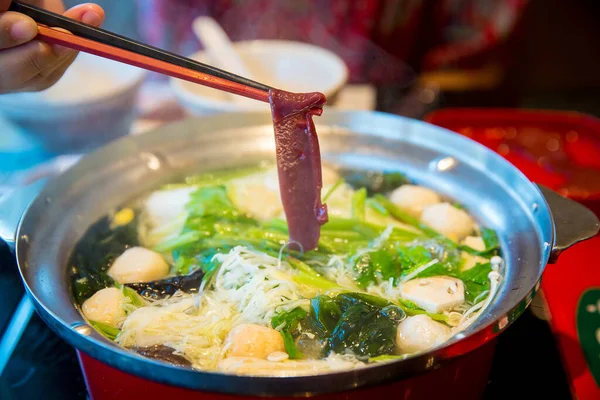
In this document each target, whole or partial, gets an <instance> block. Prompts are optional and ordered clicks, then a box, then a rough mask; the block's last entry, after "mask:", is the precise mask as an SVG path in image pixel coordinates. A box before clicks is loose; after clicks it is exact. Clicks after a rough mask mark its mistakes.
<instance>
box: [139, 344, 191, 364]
mask: <svg viewBox="0 0 600 400" xmlns="http://www.w3.org/2000/svg"><path fill="white" fill-rule="evenodd" d="M129 350H131V351H134V352H136V353H138V354H139V355H141V356H144V357H147V358H152V359H154V360H159V361H166V362H168V363H169V364H173V365H175V366H178V367H187V368H191V367H192V363H191V362H190V361H189V360H188V359H187V358H185V357H184V356H181V355H179V354H175V350H174V349H172V348H171V347H168V346H164V345H155V346H151V347H132V348H130V349H129Z"/></svg>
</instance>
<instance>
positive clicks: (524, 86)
mask: <svg viewBox="0 0 600 400" xmlns="http://www.w3.org/2000/svg"><path fill="white" fill-rule="evenodd" d="M77 3H80V2H79V1H76V0H65V5H66V6H72V5H75V4H77ZM98 3H99V4H100V5H101V6H102V7H104V8H105V10H106V15H107V17H106V23H105V25H104V27H105V28H106V29H109V30H111V31H114V32H116V33H120V34H122V35H125V36H128V37H131V38H134V39H137V40H141V41H144V42H147V43H149V44H151V45H154V46H157V47H160V48H163V49H166V50H170V51H172V52H175V53H178V54H182V55H186V56H192V57H194V58H197V59H201V60H204V61H206V62H209V63H213V64H217V65H218V63H217V62H215V61H217V60H215V59H214V58H213V59H211V57H210V54H208V56H207V54H204V53H203V52H202V50H203V48H204V47H205V46H204V43H203V42H202V41H201V40H199V38H198V37H197V36H196V34H195V32H194V30H193V29H192V26H193V23H194V20H195V18H197V17H199V16H208V17H211V18H213V19H214V20H215V21H216V22H217V23H218V24H219V25H220V27H221V28H222V29H223V30H224V32H225V33H226V35H227V36H228V37H229V39H230V40H231V41H232V42H234V48H235V49H236V51H238V53H240V57H242V59H243V60H244V61H245V62H246V63H247V65H248V68H250V69H251V70H252V72H254V73H255V74H259V75H260V77H261V79H264V80H267V82H266V83H269V82H275V83H277V84H278V85H280V87H282V88H284V89H286V88H289V87H292V88H293V89H299V90H302V89H303V88H306V89H307V90H313V89H314V90H319V89H321V90H323V91H325V90H329V89H331V88H332V87H333V89H332V92H331V93H326V94H329V95H330V96H331V97H330V101H329V104H330V105H332V106H334V107H338V108H346V109H374V110H379V111H385V112H390V113H395V114H399V115H404V116H409V117H413V118H422V117H423V116H424V115H425V114H427V113H428V112H431V111H432V110H435V109H437V108H440V107H453V106H464V107H526V108H545V109H564V110H573V111H582V112H586V113H589V114H592V115H599V113H600V104H599V102H600V100H599V99H600V96H599V95H600V74H598V71H599V70H600V69H599V67H600V46H598V44H597V43H598V42H597V41H598V39H599V38H600V25H598V24H597V23H596V22H597V21H598V17H600V3H599V2H598V1H595V0H572V1H568V2H565V1H561V0H356V1H346V0H305V1H293V0H250V1H242V0H172V1H166V0H136V1H133V0H132V1H126V2H124V1H118V0H99V1H98ZM256 39H260V40H269V41H274V40H285V41H293V42H300V43H307V44H312V45H315V46H318V47H319V49H320V50H325V51H327V54H326V55H325V56H323V57H321V58H320V59H319V57H317V56H316V55H315V56H314V57H313V56H305V55H302V56H301V57H302V60H303V64H302V65H303V66H306V67H307V68H309V69H310V68H312V70H314V71H315V72H314V73H312V72H311V73H308V74H306V73H305V74H302V71H301V70H300V68H298V65H299V63H298V62H295V63H294V64H295V65H296V67H294V65H293V64H292V63H291V62H288V63H287V64H286V63H285V58H288V59H289V57H290V54H295V52H296V50H295V49H294V48H292V47H289V48H286V49H282V48H281V47H279V48H276V47H273V48H267V49H265V48H263V49H262V51H257V47H258V46H252V45H251V43H252V42H250V41H253V40H256ZM238 42H241V43H238ZM244 43H245V44H244ZM236 46H237V47H236ZM282 50H286V51H282ZM302 54H304V53H302ZM315 54H316V51H315ZM298 57H300V55H298ZM327 57H329V59H327ZM84 58H86V57H80V59H82V60H79V59H78V61H77V62H76V65H74V66H73V67H72V68H71V69H70V70H69V72H68V73H67V75H66V76H65V77H64V78H63V80H62V81H61V82H59V84H57V85H56V87H55V88H54V90H53V89H50V90H49V91H47V92H48V93H45V94H44V93H42V94H39V93H38V94H18V95H4V96H0V129H2V130H3V131H4V132H5V133H4V134H3V135H2V137H1V138H0V157H2V158H1V159H2V160H3V162H0V171H5V172H6V171H14V170H16V169H19V170H23V169H27V168H30V167H33V166H37V165H39V164H40V163H41V162H44V161H48V160H50V159H53V158H54V157H55V156H56V155H58V154H66V153H81V152H86V151H88V150H90V149H93V148H95V147H97V146H98V145H101V144H102V143H104V142H106V141H108V140H111V139H113V138H115V137H118V136H121V135H123V134H128V133H138V132H141V131H144V130H145V129H149V128H151V127H154V126H156V125H158V124H160V123H163V122H167V121H170V120H173V119H178V118H183V117H184V116H186V115H189V114H192V115H206V114H212V113H215V112H223V111H237V110H239V109H244V108H245V107H246V108H254V109H256V107H257V106H259V105H258V104H248V103H247V102H245V103H244V102H233V101H232V100H231V98H229V99H223V98H219V97H218V95H217V94H216V93H214V91H212V89H208V90H207V89H205V88H202V87H198V86H197V85H190V84H187V85H186V84H182V83H181V82H175V83H174V82H169V81H172V80H169V79H167V78H166V77H163V76H157V75H156V74H152V73H151V74H146V73H145V72H142V71H138V74H136V73H134V72H131V71H127V72H124V71H123V69H122V68H123V66H102V67H101V68H100V69H98V65H100V63H99V62H97V61H95V60H92V61H90V60H89V58H90V57H87V58H86V60H83V59H84ZM338 59H339V60H341V61H342V62H343V64H344V67H345V68H346V71H344V72H343V73H342V72H340V71H339V69H338V70H335V69H334V70H332V69H331V65H332V63H335V62H336V61H338ZM261 60H262V61H261ZM264 60H268V62H267V61H264ZM261 62H262V64H261ZM94 66H95V67H96V69H94ZM319 71H320V77H319V79H321V80H320V81H319V82H318V83H317V82H316V80H317V73H318V72H319ZM346 73H347V74H346ZM111 74H112V75H111ZM125 75H128V77H126V78H124V76H125ZM85 76H91V77H93V79H86V78H85ZM115 76H119V77H120V78H119V79H116V78H115ZM83 79H86V80H85V82H83V81H82V80H83ZM119 80H120V81H121V82H120V83H115V82H117V81H119ZM105 82H112V84H107V83H105ZM94 83H95V84H94ZM338 83H339V85H338ZM61 85H62V86H61ZM327 85H329V86H327ZM326 86H327V87H326ZM71 88H78V89H77V90H71ZM65 89H66V90H65ZM100 92H101V93H100ZM65 93H70V98H68V99H65V98H63V97H64V96H66V94H65ZM133 96H135V99H133ZM221 96H222V95H221ZM232 103H235V104H232ZM255 103H256V102H255ZM23 104H25V105H27V106H28V107H26V108H28V109H29V111H30V112H29V113H27V112H24V111H23V108H24V107H21V106H22V105H23ZM17 106H18V107H17ZM86 107H87V108H86ZM94 107H95V108H94ZM17 108H18V109H17ZM263 108H264V107H263ZM73 110H77V114H78V116H77V118H78V119H76V118H75V117H74V116H73V115H69V114H73ZM98 110H100V111H98ZM86 113H88V114H89V116H87V114H86ZM45 114H51V116H48V115H45ZM107 121H108V122H107ZM109 122H110V123H109ZM111 124H112V125H111ZM4 179H5V180H6V179H7V178H4ZM1 184H2V181H1V180H0V185H1Z"/></svg>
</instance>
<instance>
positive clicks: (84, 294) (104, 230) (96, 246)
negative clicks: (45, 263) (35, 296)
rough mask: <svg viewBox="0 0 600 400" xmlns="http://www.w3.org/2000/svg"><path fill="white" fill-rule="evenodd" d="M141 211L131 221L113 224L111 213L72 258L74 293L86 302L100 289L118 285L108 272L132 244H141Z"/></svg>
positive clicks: (78, 245) (91, 231) (83, 241)
mask: <svg viewBox="0 0 600 400" xmlns="http://www.w3.org/2000/svg"><path fill="white" fill-rule="evenodd" d="M137 215H138V214H137V213H135V217H134V218H133V219H132V220H131V221H130V222H129V223H127V224H125V225H121V226H117V227H112V226H111V219H110V218H109V217H108V216H107V217H104V218H102V219H100V220H99V221H97V222H96V223H94V224H93V225H92V226H91V227H90V228H89V229H88V230H87V232H86V234H85V235H84V237H83V239H82V240H80V241H79V242H78V243H77V245H76V246H75V249H74V251H73V254H72V255H71V257H70V259H69V265H70V266H71V269H72V271H73V275H72V279H73V280H72V282H73V294H74V296H75V300H76V302H77V303H78V304H82V303H83V302H84V301H85V300H87V299H88V298H89V297H90V296H92V295H93V294H94V293H96V292H97V291H98V290H100V289H104V288H106V287H109V286H113V285H114V281H113V279H112V278H111V277H109V276H108V275H107V271H108V269H109V268H110V266H111V265H112V263H113V261H114V260H115V259H116V258H117V257H118V256H120V255H121V254H123V252H124V251H125V250H127V249H128V248H130V247H134V246H139V239H138V234H137Z"/></svg>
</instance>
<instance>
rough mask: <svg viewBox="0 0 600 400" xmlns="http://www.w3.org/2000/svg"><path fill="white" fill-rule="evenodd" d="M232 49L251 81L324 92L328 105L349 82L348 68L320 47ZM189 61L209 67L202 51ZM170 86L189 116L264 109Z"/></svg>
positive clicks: (193, 87) (278, 44)
mask: <svg viewBox="0 0 600 400" xmlns="http://www.w3.org/2000/svg"><path fill="white" fill-rule="evenodd" d="M233 46H234V50H235V51H236V52H237V53H238V54H239V55H240V57H241V58H242V61H244V63H245V64H246V66H247V68H248V69H249V71H250V73H251V74H252V76H253V78H254V80H256V81H258V82H261V83H264V84H266V85H269V86H272V87H276V88H279V89H283V90H287V91H290V92H313V91H318V92H321V93H323V94H324V95H325V96H326V97H327V100H328V104H332V103H333V102H334V101H335V95H336V94H337V93H338V92H339V91H340V89H341V88H342V87H343V86H344V85H345V84H346V82H347V81H348V68H347V67H346V64H345V63H344V61H343V60H342V59H341V58H340V57H338V56H337V55H336V54H334V53H332V52H330V51H329V50H326V49H324V48H322V47H318V46H314V45H311V44H306V43H302V42H292V41H283V40H253V41H242V42H235V43H234V44H233ZM190 58H192V59H194V60H197V61H200V62H203V63H208V64H210V62H209V60H208V59H207V55H206V54H205V53H204V52H202V51H201V52H198V53H195V54H192V55H191V56H190ZM170 81H171V82H170V83H171V87H172V88H173V91H174V93H175V96H176V97H177V99H178V101H179V102H180V104H181V105H182V106H183V108H184V109H185V110H186V111H187V112H188V113H189V114H192V115H208V114H216V113H222V112H239V111H255V110H264V109H265V104H264V103H261V102H258V101H255V100H250V99H243V98H242V100H241V101H240V100H238V101H236V100H235V99H234V97H233V96H234V95H230V94H229V93H224V92H221V91H219V90H216V89H212V88H209V87H206V86H201V85H198V84H195V83H191V82H187V81H183V80H180V79H175V78H171V80H170Z"/></svg>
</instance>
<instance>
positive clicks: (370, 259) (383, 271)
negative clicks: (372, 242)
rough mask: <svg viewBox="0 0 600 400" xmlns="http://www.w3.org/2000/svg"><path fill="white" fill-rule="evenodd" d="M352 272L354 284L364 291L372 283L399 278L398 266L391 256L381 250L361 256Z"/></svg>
mask: <svg viewBox="0 0 600 400" xmlns="http://www.w3.org/2000/svg"><path fill="white" fill-rule="evenodd" d="M354 271H355V272H356V276H357V278H356V283H357V284H358V286H359V287H360V288H361V289H366V288H367V287H368V286H369V285H370V284H372V283H373V284H376V283H378V282H379V281H380V280H383V281H387V280H388V279H390V278H394V277H397V276H399V274H400V264H398V262H397V260H396V258H395V257H394V255H393V254H391V253H390V252H389V251H387V250H385V249H381V250H376V251H371V252H368V253H365V254H363V255H361V256H360V257H359V258H358V259H357V260H356V262H355V264H354Z"/></svg>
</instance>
